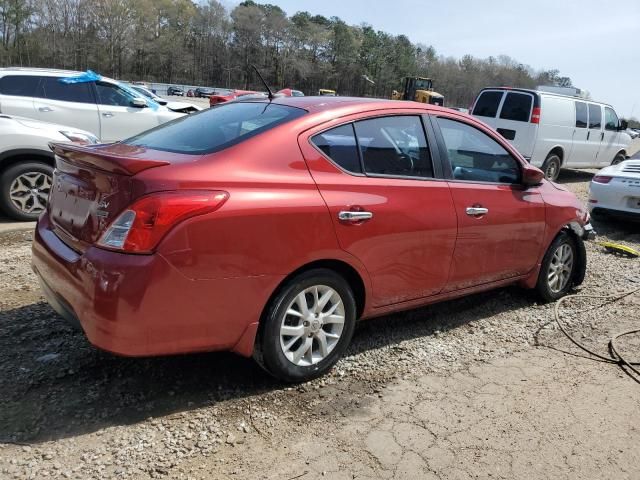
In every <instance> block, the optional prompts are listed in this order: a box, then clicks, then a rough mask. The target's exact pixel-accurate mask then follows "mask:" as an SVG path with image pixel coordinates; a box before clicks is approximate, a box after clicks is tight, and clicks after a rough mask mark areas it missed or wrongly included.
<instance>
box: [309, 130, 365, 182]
mask: <svg viewBox="0 0 640 480" xmlns="http://www.w3.org/2000/svg"><path fill="white" fill-rule="evenodd" d="M311 142H312V143H313V144H314V145H315V146H316V147H318V148H319V149H320V150H322V153H324V154H325V155H326V156H327V157H329V158H330V159H331V160H333V161H334V162H336V163H337V164H338V165H339V166H340V167H342V168H344V169H345V170H347V171H348V172H352V173H362V168H360V158H359V157H358V146H357V144H356V136H355V133H354V131H353V124H351V123H350V124H348V125H341V126H339V127H336V128H332V129H331V130H327V131H326V132H322V133H319V134H318V135H315V136H314V137H313V138H312V139H311Z"/></svg>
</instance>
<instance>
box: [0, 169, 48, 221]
mask: <svg viewBox="0 0 640 480" xmlns="http://www.w3.org/2000/svg"><path fill="white" fill-rule="evenodd" d="M52 175H53V168H51V167H50V166H49V165H47V164H45V163H42V162H25V163H17V164H15V165H12V166H10V167H9V168H7V169H6V170H5V171H4V172H2V175H0V208H1V209H2V210H3V211H4V213H6V214H7V215H8V216H9V217H11V218H13V219H15V220H23V221H29V220H36V219H37V218H38V216H39V215H40V214H41V213H42V212H43V211H44V209H45V208H46V206H47V200H48V198H49V191H50V190H51V179H52Z"/></svg>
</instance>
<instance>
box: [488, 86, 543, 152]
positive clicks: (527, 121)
mask: <svg viewBox="0 0 640 480" xmlns="http://www.w3.org/2000/svg"><path fill="white" fill-rule="evenodd" d="M535 100H536V97H535V96H534V94H533V93H528V92H506V94H505V97H504V100H503V102H502V106H501V107H500V112H499V113H498V119H497V121H496V126H495V129H496V130H497V131H498V133H499V134H500V135H502V136H503V137H504V138H506V139H507V140H509V141H510V142H511V143H512V144H513V146H514V147H516V149H517V150H518V151H519V152H520V153H521V154H522V155H523V156H524V157H525V158H531V155H532V154H533V146H534V144H535V141H536V128H537V127H538V124H537V123H532V122H531V120H532V119H531V115H532V111H533V108H534V104H535Z"/></svg>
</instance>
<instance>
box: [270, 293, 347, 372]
mask: <svg viewBox="0 0 640 480" xmlns="http://www.w3.org/2000/svg"><path fill="white" fill-rule="evenodd" d="M344 322H345V308H344V303H343V301H342V298H341V297H340V295H339V294H338V292H337V291H335V290H334V289H333V288H331V287H328V286H326V285H314V286H311V287H309V288H305V289H304V290H302V291H301V292H299V293H298V294H297V295H296V296H295V298H294V299H293V300H292V301H291V303H290V304H289V306H288V307H287V309H286V311H285V313H284V316H283V317H282V321H281V323H280V347H281V348H282V353H284V356H285V357H286V358H287V360H289V361H290V362H291V363H293V364H294V365H297V366H299V367H306V366H310V365H314V364H316V363H318V362H320V361H322V360H324V359H325V358H326V357H327V356H328V355H329V354H330V353H331V352H332V351H333V349H334V348H335V347H336V345H337V344H338V342H339V341H340V337H341V336H342V331H343V329H344Z"/></svg>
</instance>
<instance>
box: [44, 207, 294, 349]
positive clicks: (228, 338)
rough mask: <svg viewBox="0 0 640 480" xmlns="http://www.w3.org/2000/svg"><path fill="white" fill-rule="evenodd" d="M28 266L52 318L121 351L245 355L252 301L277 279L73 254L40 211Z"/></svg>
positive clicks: (98, 253)
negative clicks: (206, 274) (201, 274)
mask: <svg viewBox="0 0 640 480" xmlns="http://www.w3.org/2000/svg"><path fill="white" fill-rule="evenodd" d="M32 265H33V269H34V271H35V272H36V274H37V276H38V278H39V280H40V283H41V285H42V290H43V292H44V294H45V296H46V297H47V300H48V301H49V303H50V304H51V306H52V307H53V308H54V309H55V310H56V311H57V312H58V313H59V314H60V315H62V316H63V317H65V318H66V319H68V320H70V321H71V322H73V323H76V324H78V323H79V324H80V326H81V327H82V329H83V330H84V332H85V333H86V335H87V337H88V339H89V341H90V342H91V343H92V344H94V345H95V346H96V347H98V348H101V349H104V350H108V351H110V352H113V353H116V354H120V355H129V356H146V355H163V354H175V353H184V352H194V351H213V350H233V351H236V352H237V353H240V354H242V355H245V356H250V355H251V354H252V352H253V341H254V338H255V333H256V331H257V324H258V321H259V318H260V315H261V313H262V312H261V308H260V306H262V305H265V304H266V303H267V301H268V298H269V296H270V295H271V293H272V292H273V290H274V289H275V287H276V286H277V285H278V283H279V282H280V281H281V280H282V279H283V277H280V276H256V277H242V278H225V279H206V280H195V279H190V278H187V277H186V276H184V275H183V274H182V273H180V272H179V271H178V270H177V269H176V268H175V267H173V266H172V265H171V264H170V263H169V262H168V261H167V260H166V259H165V258H164V257H163V256H162V255H159V254H153V255H127V254H121V253H117V252H110V251H106V250H102V249H99V248H95V247H89V248H88V249H87V250H86V251H85V252H83V253H78V252H76V251H75V250H72V249H71V248H69V247H68V246H67V245H66V244H65V243H64V242H62V240H60V239H59V238H58V237H57V236H56V234H55V233H54V232H53V230H52V228H51V225H50V223H49V220H48V217H47V216H46V214H45V215H44V216H43V217H41V219H40V221H39V222H38V226H37V228H36V232H35V236H34V240H33V260H32ZM238 292H242V297H243V298H239V296H238V295H239V293H238Z"/></svg>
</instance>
